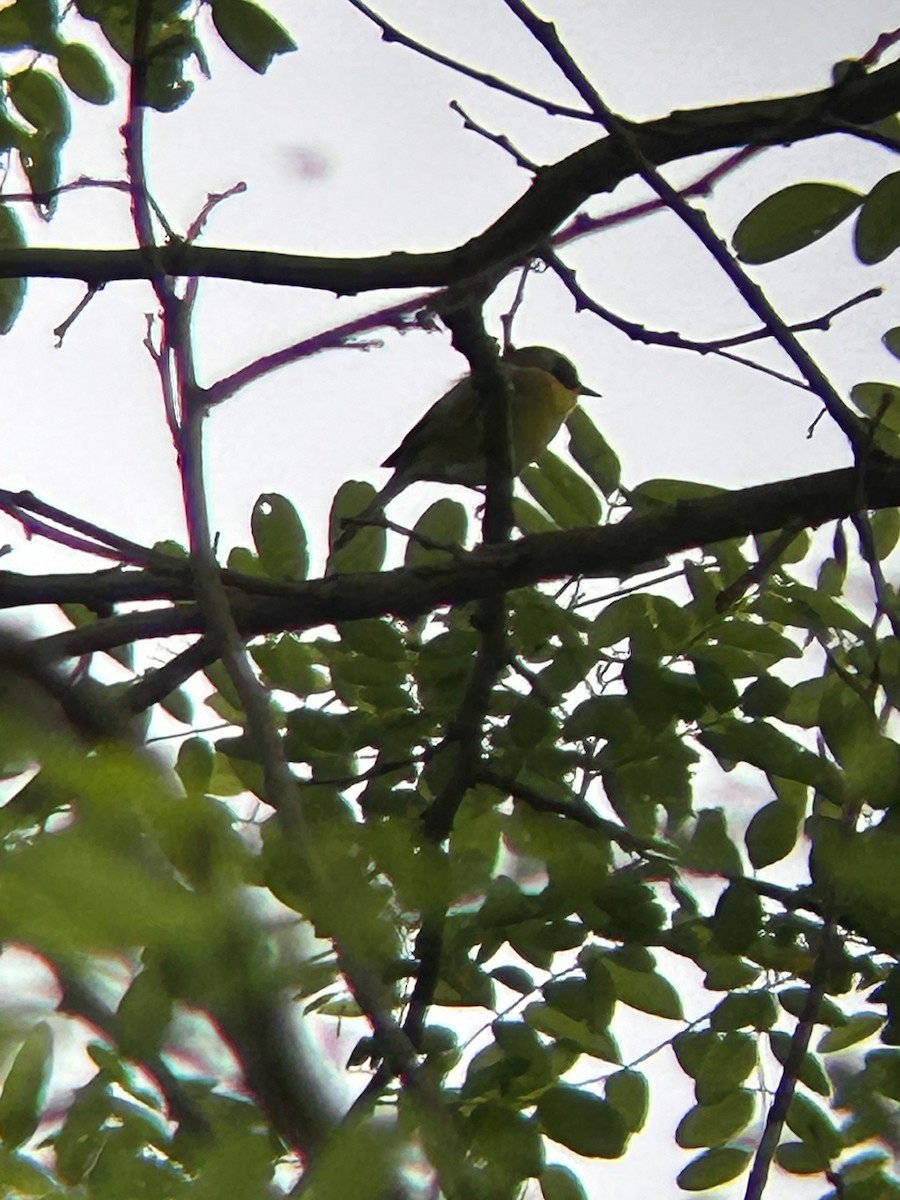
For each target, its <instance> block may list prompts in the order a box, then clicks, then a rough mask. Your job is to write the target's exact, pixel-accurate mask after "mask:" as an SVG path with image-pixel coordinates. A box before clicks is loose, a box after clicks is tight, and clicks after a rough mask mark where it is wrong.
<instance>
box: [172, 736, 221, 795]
mask: <svg viewBox="0 0 900 1200" xmlns="http://www.w3.org/2000/svg"><path fill="white" fill-rule="evenodd" d="M213 759H214V754H213V749H212V746H210V744H209V742H207V741H206V739H205V738H200V737H193V738H188V739H187V741H184V742H182V743H181V748H180V749H179V751H178V758H177V760H176V763H175V770H176V771H177V772H178V778H179V779H180V780H181V782H182V784H183V786H184V790H185V791H186V792H187V794H188V795H189V796H195V795H203V794H204V793H205V792H206V791H207V789H208V788H209V781H210V779H211V778H212V769H213Z"/></svg>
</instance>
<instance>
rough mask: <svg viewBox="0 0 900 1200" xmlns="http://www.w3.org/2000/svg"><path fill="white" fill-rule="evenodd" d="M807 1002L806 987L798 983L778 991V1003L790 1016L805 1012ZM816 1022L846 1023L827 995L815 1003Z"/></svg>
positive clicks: (845, 1018) (844, 1017) (799, 1015)
mask: <svg viewBox="0 0 900 1200" xmlns="http://www.w3.org/2000/svg"><path fill="white" fill-rule="evenodd" d="M808 1002H809V988H808V987H801V986H799V985H798V986H795V987H786V988H782V989H781V991H780V992H779V993H778V1003H779V1004H780V1005H781V1007H782V1008H783V1009H784V1011H785V1012H787V1013H790V1014H791V1016H792V1017H797V1018H800V1017H802V1016H803V1014H804V1013H805V1012H806V1006H807V1003H808ZM816 1024H817V1025H831V1026H838V1025H846V1024H847V1017H846V1015H845V1014H844V1013H843V1012H842V1011H841V1009H839V1008H838V1006H837V1005H836V1004H835V1002H834V1001H833V1000H831V999H829V998H828V996H822V997H820V998H819V1000H818V1003H817V1005H816Z"/></svg>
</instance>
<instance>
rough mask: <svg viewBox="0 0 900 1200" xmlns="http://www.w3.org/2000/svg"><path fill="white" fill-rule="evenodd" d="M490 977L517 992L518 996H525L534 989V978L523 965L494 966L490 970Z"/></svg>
mask: <svg viewBox="0 0 900 1200" xmlns="http://www.w3.org/2000/svg"><path fill="white" fill-rule="evenodd" d="M491 978H492V979H496V981H497V982H498V983H502V984H503V986H504V987H508V988H509V989H510V990H511V991H513V992H518V993H519V995H520V996H527V995H528V994H529V992H533V991H534V990H535V983H534V979H533V978H532V977H531V975H530V974H529V973H528V971H526V970H525V969H524V967H512V966H510V967H495V968H494V970H493V971H491Z"/></svg>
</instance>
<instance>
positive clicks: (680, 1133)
mask: <svg viewBox="0 0 900 1200" xmlns="http://www.w3.org/2000/svg"><path fill="white" fill-rule="evenodd" d="M755 1108H756V1101H755V1099H754V1096H753V1093H752V1092H749V1091H747V1089H746V1088H739V1089H738V1090H737V1091H736V1092H732V1093H731V1094H730V1095H728V1096H725V1097H724V1099H722V1100H719V1101H718V1103H716V1104H697V1105H695V1106H694V1107H693V1108H692V1109H690V1111H689V1112H687V1113H685V1115H684V1116H683V1117H682V1118H681V1120H680V1121H679V1123H678V1128H677V1129H676V1131H675V1141H676V1142H677V1143H678V1145H679V1146H681V1147H683V1149H685V1150H696V1149H698V1148H699V1147H701V1146H720V1145H721V1144H722V1143H723V1142H727V1141H728V1139H729V1138H732V1137H734V1136H735V1135H736V1134H738V1133H740V1132H741V1130H742V1129H746V1127H747V1126H748V1125H749V1124H750V1122H751V1121H752V1120H753V1113H754V1110H755Z"/></svg>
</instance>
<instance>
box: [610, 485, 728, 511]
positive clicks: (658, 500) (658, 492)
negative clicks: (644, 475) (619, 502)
mask: <svg viewBox="0 0 900 1200" xmlns="http://www.w3.org/2000/svg"><path fill="white" fill-rule="evenodd" d="M723 491H724V489H723V488H720V487H716V486H715V485H714V484H711V483H696V482H695V481H694V480H691V479H647V480H645V481H644V482H643V483H639V484H638V486H637V487H636V488H633V489H632V491H631V501H632V504H633V505H634V507H635V508H639V507H640V508H647V507H652V508H655V507H657V506H658V505H660V504H677V503H678V502H679V501H680V500H706V499H708V498H709V497H710V496H721V494H722V492H723Z"/></svg>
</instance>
